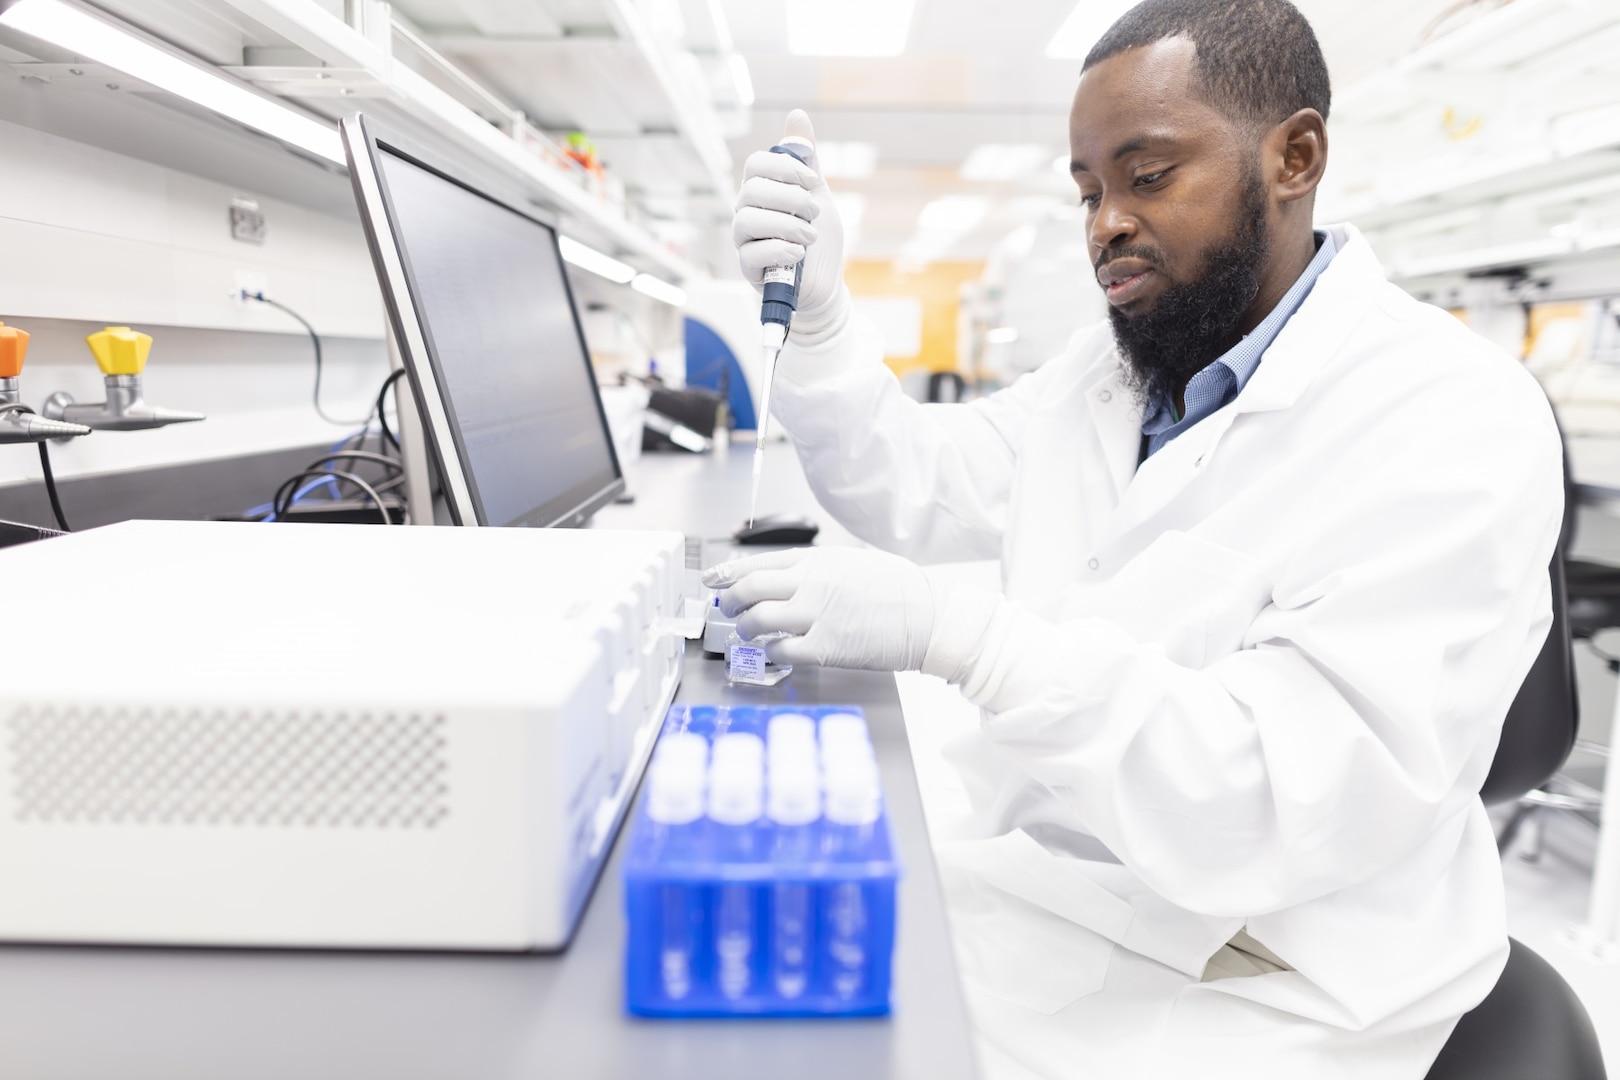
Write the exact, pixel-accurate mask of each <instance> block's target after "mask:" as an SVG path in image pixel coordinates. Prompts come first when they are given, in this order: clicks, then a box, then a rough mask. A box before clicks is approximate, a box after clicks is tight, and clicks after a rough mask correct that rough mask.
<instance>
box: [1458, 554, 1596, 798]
mask: <svg viewBox="0 0 1620 1080" xmlns="http://www.w3.org/2000/svg"><path fill="white" fill-rule="evenodd" d="M1549 573H1550V575H1551V577H1552V609H1553V621H1552V626H1551V628H1549V629H1548V631H1547V640H1546V642H1545V643H1544V644H1543V645H1542V646H1541V652H1540V653H1539V654H1538V655H1537V656H1536V662H1535V663H1534V664H1532V665H1530V673H1529V674H1528V675H1526V676H1525V677H1524V682H1523V683H1522V684H1521V685H1520V686H1519V693H1518V696H1517V697H1515V698H1514V699H1513V704H1512V705H1511V706H1509V707H1508V712H1507V717H1506V719H1504V720H1503V721H1502V738H1501V740H1500V741H1499V742H1498V743H1497V744H1496V757H1495V758H1493V759H1492V761H1491V771H1490V774H1489V775H1488V776H1486V777H1485V784H1484V786H1483V787H1481V788H1480V792H1479V797H1480V798H1481V799H1484V800H1485V805H1487V806H1491V805H1494V804H1496V803H1501V802H1511V801H1513V800H1515V799H1518V798H1519V797H1520V796H1522V795H1524V794H1525V793H1526V792H1528V791H1534V790H1535V789H1536V788H1538V787H1540V786H1541V785H1542V784H1544V783H1546V782H1547V781H1548V780H1549V779H1550V778H1551V777H1552V775H1553V773H1555V772H1557V771H1558V769H1559V768H1560V767H1561V766H1562V765H1563V764H1564V759H1565V758H1567V757H1569V752H1570V750H1571V749H1572V748H1573V747H1574V746H1575V725H1576V722H1577V721H1578V720H1579V719H1580V706H1579V702H1578V699H1577V698H1576V696H1575V658H1574V656H1573V654H1572V652H1571V648H1570V638H1569V614H1568V608H1569V601H1568V599H1567V597H1566V595H1565V592H1564V547H1563V544H1562V543H1560V544H1559V545H1558V547H1557V549H1556V550H1555V551H1554V552H1553V557H1552V565H1551V566H1550V567H1549Z"/></svg>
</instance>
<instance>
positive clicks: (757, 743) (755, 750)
mask: <svg viewBox="0 0 1620 1080" xmlns="http://www.w3.org/2000/svg"><path fill="white" fill-rule="evenodd" d="M731 761H748V762H752V763H754V764H755V765H762V764H763V762H764V761H765V740H764V739H761V738H760V737H759V736H758V735H755V734H753V733H752V732H748V731H732V732H728V733H726V734H724V735H722V736H720V737H719V738H718V739H716V740H714V764H715V766H716V767H718V766H719V765H720V764H721V763H722V762H731Z"/></svg>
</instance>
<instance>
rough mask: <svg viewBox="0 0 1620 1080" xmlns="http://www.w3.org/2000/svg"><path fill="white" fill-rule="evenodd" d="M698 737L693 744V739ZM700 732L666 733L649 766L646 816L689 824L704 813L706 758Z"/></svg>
mask: <svg viewBox="0 0 1620 1080" xmlns="http://www.w3.org/2000/svg"><path fill="white" fill-rule="evenodd" d="M685 740H695V741H696V743H697V745H696V747H695V748H694V747H693V746H692V744H691V743H690V742H685ZM708 752H709V748H708V743H707V742H706V741H705V740H704V738H703V737H702V736H701V735H688V734H678V735H672V736H665V738H664V739H662V740H661V741H660V742H659V746H658V752H657V753H656V754H654V755H653V760H652V764H651V765H650V766H648V769H647V816H648V817H649V818H651V819H652V820H653V821H656V822H658V823H659V824H661V825H689V824H691V823H692V822H694V821H696V820H697V819H698V818H700V817H702V816H703V808H704V790H703V789H704V780H705V777H704V759H705V758H707V757H708Z"/></svg>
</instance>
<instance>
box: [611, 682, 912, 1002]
mask: <svg viewBox="0 0 1620 1080" xmlns="http://www.w3.org/2000/svg"><path fill="white" fill-rule="evenodd" d="M778 713H794V714H797V715H800V716H809V717H811V718H812V719H813V720H815V721H816V722H817V725H818V731H819V724H820V721H821V718H822V717H823V716H828V715H832V714H835V713H842V714H853V715H855V716H862V713H861V710H860V709H858V708H854V707H850V706H814V707H790V706H781V707H747V708H744V707H725V706H683V705H676V706H674V707H672V708H671V709H670V710H669V712H668V714H666V716H665V718H664V725H663V729H662V732H661V735H667V734H670V733H673V732H680V731H687V732H692V733H695V734H699V735H702V736H703V737H704V738H705V739H707V740H709V742H710V743H711V744H712V743H713V741H714V739H716V738H717V737H719V736H720V735H722V734H726V733H727V732H750V733H753V734H756V735H759V736H760V737H761V738H763V737H764V736H765V731H766V726H767V725H768V724H769V722H770V718H771V717H772V716H774V715H776V714H778ZM863 719H864V717H863ZM768 782H769V781H768V779H767V783H768ZM753 828H755V829H756V830H757V832H756V835H755V840H756V842H755V843H753V844H752V848H753V850H754V852H755V853H756V855H755V856H754V857H752V858H744V859H739V858H735V857H730V858H721V857H719V855H718V853H717V847H718V841H717V840H716V839H715V835H716V832H717V828H716V827H715V826H713V824H712V823H711V822H709V821H708V820H707V819H699V821H698V822H696V823H694V825H693V826H676V827H673V828H672V827H669V826H660V825H659V824H658V823H656V822H654V821H652V820H651V819H650V818H648V816H647V813H646V806H645V800H643V802H642V803H641V804H640V805H638V806H637V808H636V813H635V818H634V821H633V823H632V826H631V834H630V842H629V844H630V846H629V849H628V852H627V855H626V858H625V862H624V866H623V870H622V874H623V879H624V899H625V914H626V921H627V924H628V927H629V932H628V944H627V947H626V950H625V1004H626V1008H627V1009H628V1010H629V1012H630V1013H631V1014H633V1015H636V1016H648V1017H739V1016H774V1017H784V1016H802V1017H833V1016H884V1015H887V1014H888V1013H889V1011H890V1003H889V993H890V982H891V974H892V966H893V957H894V934H895V892H896V885H897V883H898V881H899V877H900V864H899V861H898V859H897V858H896V855H895V847H894V839H893V835H892V832H891V829H890V827H889V815H888V809H887V807H886V806H885V807H884V808H883V810H882V811H881V813H880V814H879V815H878V819H877V821H876V822H875V823H873V824H872V825H869V826H865V827H862V828H860V829H856V828H855V827H852V826H839V825H834V824H830V823H828V822H827V821H826V819H825V818H823V819H821V820H818V821H817V822H815V823H814V824H812V825H809V826H801V827H799V829H800V830H807V831H808V842H806V839H807V838H806V836H805V834H804V833H799V834H796V835H795V836H794V837H793V840H792V843H791V844H787V845H784V844H783V843H782V841H783V840H784V838H785V837H786V835H787V834H788V833H789V831H790V830H789V829H787V828H783V827H780V826H777V825H775V824H773V823H772V822H770V821H768V820H766V819H761V821H760V822H759V824H758V825H757V826H755V827H753ZM676 829H692V830H693V831H692V832H690V833H687V834H685V835H672V834H673V833H674V831H675V830H676ZM784 848H787V849H788V850H786V851H784ZM740 928H746V930H747V933H745V934H744V933H738V932H737V931H738V930H739V929H740ZM727 929H729V930H731V931H732V932H731V933H729V934H728V933H726V930H727Z"/></svg>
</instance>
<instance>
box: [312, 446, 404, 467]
mask: <svg viewBox="0 0 1620 1080" xmlns="http://www.w3.org/2000/svg"><path fill="white" fill-rule="evenodd" d="M345 458H352V459H354V460H356V461H372V462H376V463H377V464H379V465H387V466H388V467H389V468H391V469H399V470H401V471H403V470H404V468H405V466H403V465H401V464H400V463H399V462H398V461H395V460H394V459H393V458H391V457H389V456H388V455H387V454H378V453H376V452H374V451H371V450H339V451H338V452H337V453H335V454H326V455H325V456H323V457H318V458H316V459H315V460H314V461H312V462H310V463H309V464H308V465H305V466H304V471H305V472H311V471H313V470H315V469H319V468H320V467H321V466H322V465H325V464H327V463H328V462H332V461H339V460H342V459H345Z"/></svg>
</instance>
